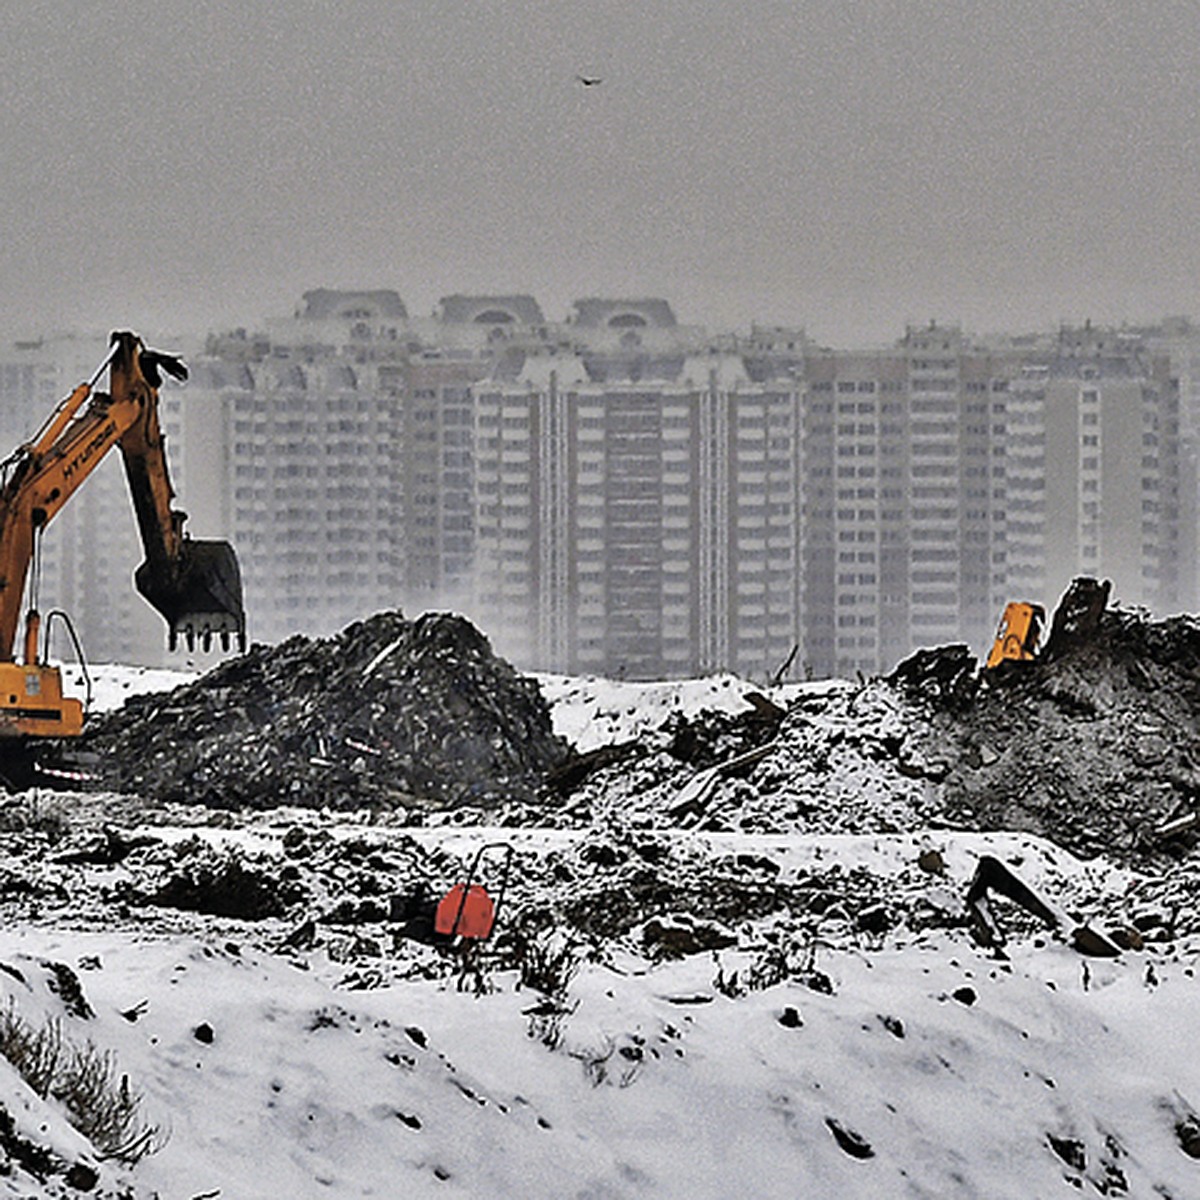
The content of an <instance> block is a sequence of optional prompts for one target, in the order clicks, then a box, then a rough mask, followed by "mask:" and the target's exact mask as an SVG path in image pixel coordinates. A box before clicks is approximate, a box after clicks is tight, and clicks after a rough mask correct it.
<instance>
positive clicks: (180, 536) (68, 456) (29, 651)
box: [0, 332, 246, 781]
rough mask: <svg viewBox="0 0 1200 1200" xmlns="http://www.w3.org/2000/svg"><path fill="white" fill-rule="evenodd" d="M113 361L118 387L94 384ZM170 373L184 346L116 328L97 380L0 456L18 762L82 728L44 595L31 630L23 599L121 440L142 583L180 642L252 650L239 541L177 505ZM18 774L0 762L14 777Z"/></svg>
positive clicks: (0, 603) (3, 705) (13, 755)
mask: <svg viewBox="0 0 1200 1200" xmlns="http://www.w3.org/2000/svg"><path fill="white" fill-rule="evenodd" d="M105 370H107V371H108V372H109V390H108V392H98V391H95V390H94V388H95V385H96V383H97V382H98V381H99V379H100V378H101V376H102V375H103V373H104V371H105ZM163 372H165V373H166V374H168V375H171V376H172V377H174V378H176V379H186V378H187V368H186V367H185V366H184V365H183V363H182V362H181V361H180V359H179V358H178V357H176V356H175V355H171V354H164V353H162V352H160V351H155V350H149V349H147V348H146V346H145V345H143V343H142V341H141V339H140V338H139V337H137V335H136V334H133V333H130V332H117V333H114V334H113V335H112V337H111V339H110V350H109V354H108V357H107V358H106V359H105V360H104V362H103V363H101V365H100V367H99V368H98V369H97V370H96V373H95V374H94V375H93V376H92V378H91V380H90V381H89V382H87V383H81V384H80V385H79V386H78V387H77V388H76V389H75V390H74V391H73V392H72V393H71V394H70V396H68V397H67V398H66V399H65V400H64V401H63V402H62V403H61V404H60V405H59V406H58V407H57V408H56V409H55V411H54V412H53V413H52V414H51V416H50V418H49V419H48V420H47V422H46V423H45V425H44V426H43V427H42V429H41V430H40V431H39V432H38V433H37V434H36V435H35V437H34V438H33V439H32V441H29V442H27V443H25V444H24V445H22V446H19V447H18V448H17V449H16V450H15V451H14V452H13V454H12V455H10V456H9V458H8V459H7V460H5V461H4V462H3V463H2V464H0V759H3V760H5V762H7V763H9V764H15V763H18V762H20V761H21V760H22V758H23V757H26V756H28V755H29V753H30V748H31V747H33V746H36V745H39V744H43V743H45V741H46V739H52V738H71V737H75V736H77V735H78V734H79V733H80V732H81V731H82V729H83V723H84V711H83V704H82V702H81V701H80V700H78V699H75V698H73V697H69V696H64V695H63V690H62V678H61V675H60V673H59V670H58V668H57V667H53V666H50V665H49V664H48V663H47V662H45V661H44V646H42V647H39V636H40V632H41V627H42V620H41V615H40V614H39V612H38V610H37V607H36V604H35V603H30V604H29V607H28V609H27V611H25V613H24V630H23V634H22V631H21V624H22V608H23V606H24V604H25V590H26V583H27V580H28V578H29V574H30V566H31V564H33V563H34V562H35V558H36V555H37V553H38V546H39V542H40V539H41V536H42V534H43V532H44V531H45V529H46V526H47V525H49V524H50V522H51V521H52V520H53V519H54V517H55V515H56V514H57V513H58V512H59V511H60V510H61V509H62V508H63V506H64V505H65V504H66V503H67V502H68V501H69V500H70V499H71V497H72V496H74V495H75V493H76V491H77V490H78V489H79V487H80V485H81V484H82V483H83V482H84V480H86V479H87V478H88V476H89V475H90V474H91V473H92V472H93V471H94V470H95V469H96V467H97V466H99V465H100V462H101V461H102V460H103V458H104V457H105V455H107V454H108V452H109V451H110V450H111V449H112V448H113V447H114V446H117V447H119V448H120V450H121V456H122V458H123V459H124V464H125V475H126V479H127V480H128V483H129V490H130V494H131V496H132V500H133V508H134V513H135V515H136V518H137V526H138V532H139V534H140V536H141V540H142V546H143V548H144V552H145V555H146V561H145V562H143V563H142V564H141V566H140V567H138V569H137V571H136V573H135V574H134V584H135V586H136V587H137V590H138V591H139V592H140V593H141V594H142V595H143V596H144V597H145V598H146V600H147V601H149V603H150V604H151V605H152V606H153V607H154V608H156V609H157V610H158V611H159V612H160V613H161V614H162V616H163V618H164V619H165V621H166V622H167V628H168V637H169V644H170V647H171V649H172V650H174V649H175V648H176V646H177V645H178V641H179V639H180V638H181V637H182V638H183V639H184V640H185V642H186V644H187V645H188V646H189V648H194V647H195V645H196V644H197V642H198V643H200V644H201V645H202V646H203V647H204V648H205V649H207V648H209V647H211V645H212V639H213V638H214V637H217V638H219V639H220V641H221V644H222V646H223V647H224V648H225V649H226V650H228V649H229V647H230V641H231V639H232V638H236V640H237V643H238V646H239V649H242V650H244V649H245V643H246V618H245V611H244V609H243V607H242V584H241V573H240V571H239V568H238V561H237V556H236V554H235V553H234V550H233V547H232V546H231V545H230V544H229V543H228V542H222V541H196V540H193V539H192V538H190V537H188V536H187V535H186V534H185V533H184V528H183V527H184V523H185V521H186V520H187V517H186V515H185V514H184V513H182V512H179V511H177V510H175V509H173V508H172V507H171V501H172V499H173V498H174V492H173V490H172V488H171V481H170V477H169V475H168V472H167V460H166V456H165V451H164V438H163V434H162V431H161V428H160V424H159V414H158V389H159V386H160V385H161V382H162V374H163ZM35 574H36V573H35ZM52 615H54V614H52ZM68 627H69V622H68ZM19 636H20V637H21V642H22V645H21V658H20V661H17V653H18V649H17V641H18V637H19ZM14 773H15V772H14V771H13V770H11V769H9V770H3V769H0V774H3V775H4V776H5V778H7V779H9V780H10V781H11V780H12V778H13V775H14Z"/></svg>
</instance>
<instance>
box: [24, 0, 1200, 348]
mask: <svg viewBox="0 0 1200 1200" xmlns="http://www.w3.org/2000/svg"><path fill="white" fill-rule="evenodd" d="M1198 33H1200V4H1198V3H1196V2H1194V0H1189V2H1177V0H1141V2H1140V3H1133V2H1131V0H1119V2H1110V0H1093V2H1088V0H1078V2H1076V0H1071V2H1068V0H1037V2H1034V0H962V2H960V3H951V2H949V0H943V2H938V0H914V2H906V0H838V2H829V3H825V2H821V3H811V2H807V0H780V2H774V0H737V2H734V0H676V2H670V3H655V2H653V0H649V2H645V3H640V4H634V3H632V2H630V0H588V2H587V3H577V2H575V0H545V2H542V0H517V2H509V0H409V2H405V0H330V2H324V0H282V2H281V0H274V2H273V3H254V2H239V3H232V2H224V0H217V2H212V3H209V2H205V0H155V2H153V3H136V2H122V0H108V2H107V3H103V4H86V3H83V2H82V0H78V2H77V0H53V2H45V0H29V2H21V0H0V97H2V101H3V105H2V110H0V111H3V114H4V116H3V128H4V136H3V141H2V143H0V144H2V148H3V168H2V169H0V204H2V208H3V224H2V226H0V278H2V281H3V288H2V292H0V295H2V299H0V330H3V331H5V332H8V331H14V332H16V333H19V334H27V333H36V332H39V331H42V330H45V329H48V328H53V327H58V326H63V325H75V324H84V325H87V326H96V327H100V328H107V327H115V326H117V325H121V324H130V325H133V326H134V327H136V328H138V329H139V330H142V331H143V332H145V333H146V335H147V337H148V338H150V339H153V338H155V337H158V336H159V335H160V334H161V333H163V332H167V331H171V330H173V329H176V328H178V327H180V326H181V325H182V323H184V322H188V323H192V324H199V325H201V326H203V327H208V326H211V325H230V324H244V325H253V324H254V323H255V322H256V321H257V320H259V319H260V318H261V317H262V316H265V315H268V314H273V315H286V314H287V313H290V312H291V311H292V309H293V308H294V306H295V304H296V302H297V300H298V298H299V296H300V294H301V292H303V291H305V290H306V289H309V288H314V287H321V286H331V287H348V288H349V287H363V288H380V287H390V288H395V289H396V290H397V291H399V292H400V294H401V295H402V297H403V298H404V300H405V302H406V303H407V305H408V307H409V310H410V312H413V313H417V314H421V313H428V312H429V311H431V310H432V308H433V306H434V305H435V304H436V302H437V301H438V299H439V298H440V297H441V296H444V295H447V294H449V293H452V292H456V291H468V292H476V291H477V292H483V291H489V292H490V291H505V292H510V291H522V292H532V293H533V294H534V295H535V296H536V297H537V298H538V299H539V300H540V301H541V303H542V306H543V309H544V310H545V311H546V314H547V316H548V317H550V318H551V319H555V318H561V317H564V316H565V315H566V314H567V312H568V309H569V306H570V304H571V302H572V301H573V300H575V299H577V298H579V297H581V296H585V295H608V296H633V295H647V294H653V295H662V296H665V297H667V298H668V299H669V300H670V301H671V302H672V304H673V305H674V307H675V311H676V313H677V315H678V316H679V318H680V320H682V321H687V322H695V323H703V324H707V325H709V326H710V327H714V328H716V327H729V326H736V327H742V328H744V327H747V326H748V325H749V324H750V322H751V321H757V322H769V323H788V324H800V325H804V326H806V327H807V328H808V329H809V331H810V332H811V333H812V334H814V335H815V336H817V337H819V338H821V339H823V340H825V341H827V342H831V343H834V344H839V345H849V344H852V343H855V342H861V341H866V340H874V339H882V338H889V339H890V338H891V337H892V336H895V335H896V334H898V333H899V332H901V331H902V328H903V325H904V323H905V321H907V320H919V321H924V320H926V319H928V318H930V317H937V318H939V319H945V320H950V319H959V320H961V321H962V322H963V323H964V324H965V325H966V326H968V327H969V328H971V329H975V330H979V331H983V330H987V329H991V328H1001V327H1017V326H1022V327H1023V326H1031V325H1035V326H1052V325H1054V324H1055V323H1056V322H1057V321H1058V320H1060V319H1068V320H1079V319H1082V318H1084V317H1087V316H1091V317H1093V318H1094V319H1097V320H1120V319H1123V318H1128V319H1130V320H1137V319H1141V318H1144V317H1148V316H1155V315H1160V314H1163V313H1167V312H1189V313H1193V314H1195V315H1197V316H1200V302H1198V296H1197V293H1198V285H1200V237H1198V233H1200V220H1198V218H1200V152H1198V151H1200V146H1198V144H1197V143H1198V140H1200V134H1198V130H1200V36H1198ZM577 72H582V73H585V74H594V75H597V76H600V77H602V78H603V83H602V84H600V85H599V86H597V87H594V88H587V89H585V88H583V87H582V86H581V85H580V84H579V83H577V82H576V80H575V75H576V73H577Z"/></svg>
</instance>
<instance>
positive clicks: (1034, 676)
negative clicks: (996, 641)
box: [890, 578, 1200, 860]
mask: <svg viewBox="0 0 1200 1200" xmlns="http://www.w3.org/2000/svg"><path fill="white" fill-rule="evenodd" d="M1108 593H1109V589H1108V585H1107V584H1102V583H1099V582H1098V581H1096V580H1094V579H1087V578H1081V579H1077V580H1075V581H1074V583H1072V585H1071V587H1070V588H1069V589H1068V591H1067V592H1066V594H1065V595H1064V596H1063V598H1062V601H1061V602H1060V604H1059V606H1058V609H1057V611H1056V613H1055V616H1054V621H1053V625H1052V628H1051V632H1050V636H1049V639H1048V640H1047V642H1046V645H1045V648H1044V650H1043V651H1042V653H1041V654H1040V655H1039V656H1038V657H1037V658H1036V659H1034V660H1033V661H1028V662H1006V663H1002V664H1000V666H999V667H996V668H994V669H992V670H990V671H983V672H981V673H978V674H974V675H960V674H958V673H957V672H956V671H954V670H950V669H947V670H943V671H941V676H942V678H943V680H944V679H945V678H947V677H949V678H951V684H950V686H948V687H944V688H941V687H939V686H938V685H937V681H936V678H935V677H936V676H937V675H938V672H937V670H936V669H923V670H921V671H914V669H913V668H914V663H913V662H912V661H909V662H908V663H907V664H901V666H900V667H899V668H897V670H896V672H895V673H894V674H893V675H892V676H891V680H890V681H891V682H892V683H893V684H894V685H895V686H896V687H897V689H898V690H899V691H900V692H901V693H902V694H907V695H908V697H909V698H910V699H913V698H915V697H916V696H917V695H920V697H921V698H922V699H923V700H924V701H925V702H926V703H927V704H928V709H927V712H926V718H927V719H926V720H925V721H922V722H914V723H913V730H914V732H913V733H912V734H910V743H911V744H914V748H915V749H916V750H917V751H918V753H919V754H921V755H922V756H923V757H924V760H925V762H926V778H927V779H928V780H929V781H930V782H931V783H932V784H933V785H934V786H935V788H936V793H937V795H938V797H939V799H940V807H941V809H942V812H943V814H944V815H945V816H946V817H948V818H950V819H951V820H953V821H955V822H961V823H962V824H964V825H967V826H969V827H973V828H985V829H987V828H990V829H996V828H1005V829H1024V830H1029V831H1031V832H1036V833H1041V834H1044V835H1046V836H1048V837H1051V838H1052V839H1053V840H1054V841H1056V842H1058V843H1059V844H1060V845H1063V846H1066V847H1068V848H1069V849H1072V850H1074V851H1075V852H1076V853H1081V854H1085V855H1091V854H1096V853H1107V854H1109V855H1114V856H1116V857H1118V858H1122V859H1125V860H1130V859H1137V858H1143V857H1145V856H1146V855H1148V854H1149V855H1153V854H1154V853H1156V852H1157V851H1159V850H1162V849H1164V842H1163V840H1162V838H1161V836H1160V831H1161V829H1162V827H1163V826H1164V825H1166V824H1167V823H1169V822H1171V821H1173V820H1177V819H1178V818H1180V817H1182V816H1186V815H1188V814H1191V813H1194V812H1195V811H1196V808H1197V801H1198V799H1200V623H1198V622H1197V621H1196V619H1195V618H1193V617H1191V616H1176V617H1170V618H1167V619H1164V620H1153V619H1151V618H1150V617H1149V616H1148V615H1147V614H1146V613H1144V612H1142V611H1139V610H1133V609H1125V608H1120V607H1113V606H1110V605H1109V604H1108ZM956 649H957V648H955V647H947V648H945V650H944V651H943V652H942V655H941V657H942V658H943V659H946V658H947V657H949V656H952V655H953V652H954V651H955V650H956ZM941 665H942V666H943V667H946V663H945V662H943V663H942V664H941ZM954 665H955V664H954V663H951V664H950V666H951V667H953V666H954ZM935 666H936V664H935ZM925 667H926V668H929V664H925ZM931 680H933V681H934V684H933V686H931Z"/></svg>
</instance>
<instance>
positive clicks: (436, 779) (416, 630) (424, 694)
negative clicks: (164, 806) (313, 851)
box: [84, 612, 566, 809]
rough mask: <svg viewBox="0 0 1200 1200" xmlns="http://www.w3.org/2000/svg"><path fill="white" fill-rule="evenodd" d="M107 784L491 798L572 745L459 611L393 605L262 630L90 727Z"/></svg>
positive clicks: (406, 802)
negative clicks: (227, 655)
mask: <svg viewBox="0 0 1200 1200" xmlns="http://www.w3.org/2000/svg"><path fill="white" fill-rule="evenodd" d="M84 749H85V751H86V752H87V753H88V754H89V755H91V756H94V759H95V761H96V762H97V763H98V764H100V765H99V767H98V768H97V769H98V771H99V773H100V776H101V778H102V780H103V785H104V786H105V787H106V788H108V789H110V790H113V791H120V792H127V793H136V794H138V795H141V796H145V797H147V798H149V799H153V800H156V801H163V802H170V801H178V802H183V803H192V804H206V805H209V806H212V807H220V808H240V807H255V808H266V807H272V806H275V805H279V804H293V805H298V806H304V807H324V806H329V807H331V808H338V809H348V808H360V807H366V806H377V807H380V808H383V809H391V808H396V807H402V806H405V807H413V806H415V807H432V808H446V807H452V806H456V805H460V804H472V805H475V806H479V807H489V806H492V805H495V804H498V803H500V802H502V801H508V800H532V799H534V798H535V796H536V794H537V791H538V788H539V785H540V781H541V779H542V778H543V776H544V775H545V772H546V771H547V770H548V769H550V768H552V767H553V766H555V765H557V764H558V763H559V762H561V761H562V759H563V758H564V757H565V755H566V747H565V745H564V744H563V743H562V742H561V741H560V740H559V739H558V738H557V737H556V736H555V735H554V733H553V730H552V728H551V722H550V713H549V709H548V708H547V706H546V702H545V700H544V699H543V698H542V695H541V692H540V691H539V689H538V687H537V684H536V683H535V682H534V680H532V679H529V678H527V677H525V676H523V675H520V674H519V673H518V672H517V671H516V670H515V669H514V668H513V667H512V666H511V665H510V664H509V663H507V662H505V661H504V660H503V659H500V658H498V657H496V656H495V655H494V654H493V652H492V649H491V646H490V644H489V643H488V641H487V639H486V638H485V637H484V636H483V634H482V633H480V632H479V630H478V629H476V628H475V626H474V625H472V624H471V623H470V622H469V621H468V620H466V619H465V618H463V617H460V616H456V615H453V614H447V613H427V614H423V615H422V616H420V617H417V618H416V619H415V620H411V621H410V620H407V619H406V618H405V617H404V616H403V615H402V614H401V613H399V612H387V613H381V614H379V615H377V616H374V617H372V618H370V619H369V620H366V621H361V622H357V623H355V624H353V625H350V626H348V627H347V628H346V629H345V630H343V631H342V632H341V633H340V634H338V635H337V636H335V637H332V638H322V639H313V638H307V637H303V636H296V637H292V638H290V639H288V640H287V641H286V642H283V643H282V644H280V645H278V646H273V647H268V646H262V645H255V646H253V647H252V648H251V650H250V651H249V653H247V654H245V655H242V656H241V657H239V658H236V659H233V660H231V661H229V662H227V663H225V664H223V665H221V666H219V667H217V668H216V669H215V670H213V671H210V672H209V673H208V674H206V675H204V676H203V677H202V678H200V679H199V680H197V681H195V682H193V683H190V684H187V685H185V686H183V687H180V688H176V689H175V690H174V691H172V692H170V693H167V694H158V695H146V696H139V697H134V698H132V699H130V700H129V701H127V702H126V704H125V705H124V707H123V708H121V709H119V710H117V711H116V712H114V713H111V714H108V715H107V716H105V717H103V718H101V719H99V720H98V721H97V722H96V724H95V725H94V726H93V727H92V728H91V729H90V730H89V732H88V734H87V735H86V738H85V742H84Z"/></svg>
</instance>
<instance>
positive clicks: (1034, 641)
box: [984, 600, 1046, 669]
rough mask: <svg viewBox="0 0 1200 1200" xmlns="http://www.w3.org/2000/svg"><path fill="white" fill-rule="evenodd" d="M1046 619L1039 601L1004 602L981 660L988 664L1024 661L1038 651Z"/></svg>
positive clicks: (1044, 611)
mask: <svg viewBox="0 0 1200 1200" xmlns="http://www.w3.org/2000/svg"><path fill="white" fill-rule="evenodd" d="M1045 621H1046V610H1045V609H1044V608H1043V607H1042V606H1041V605H1040V604H1030V603H1028V602H1026V601H1017V600H1014V601H1012V602H1010V603H1009V604H1006V605H1005V606H1004V615H1003V616H1002V617H1001V618H1000V627H999V628H998V629H997V630H996V640H995V641H994V642H993V643H992V651H991V653H990V654H989V655H988V657H987V662H986V663H985V664H984V665H985V667H987V668H989V669H990V668H992V667H996V666H999V664H1000V663H1002V662H1005V661H1016V662H1020V661H1024V660H1028V659H1031V658H1033V657H1034V655H1035V654H1037V649H1038V643H1039V641H1040V640H1041V636H1042V626H1043V625H1044V624H1045Z"/></svg>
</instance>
